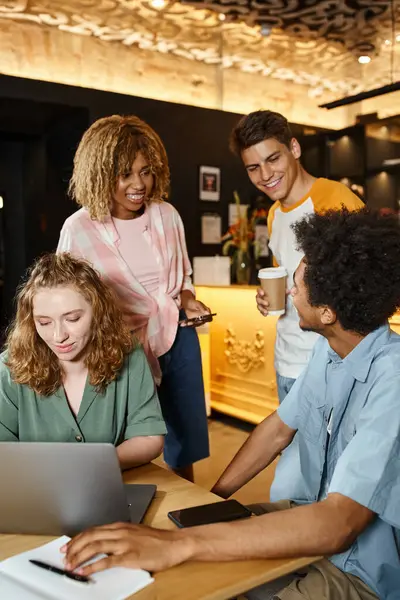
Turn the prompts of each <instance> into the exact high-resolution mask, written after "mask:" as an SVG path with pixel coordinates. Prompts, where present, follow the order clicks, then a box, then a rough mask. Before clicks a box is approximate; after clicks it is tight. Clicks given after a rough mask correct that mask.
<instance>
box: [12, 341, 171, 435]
mask: <svg viewBox="0 0 400 600" xmlns="http://www.w3.org/2000/svg"><path fill="white" fill-rule="evenodd" d="M5 360H6V355H5V353H3V354H2V355H1V356H0V441H1V442H18V441H20V442H108V443H111V444H114V445H115V446H118V445H119V444H121V443H122V442H123V441H124V440H128V439H130V438H133V437H137V436H147V435H165V433H166V428H165V423H164V420H163V417H162V414H161V409H160V404H159V402H158V397H157V392H156V387H155V384H154V381H153V377H152V375H151V372H150V368H149V365H148V363H147V359H146V357H145V354H144V352H143V350H142V348H140V347H139V348H136V349H134V350H133V351H132V352H131V353H130V354H129V355H127V356H126V357H125V361H124V364H123V367H122V369H121V371H120V373H119V375H118V377H117V379H116V380H114V381H112V382H111V383H110V384H109V385H108V386H107V388H106V390H105V392H103V393H98V392H96V390H95V389H94V388H93V386H91V385H90V383H89V382H88V381H86V385H85V390H84V393H83V398H82V403H81V405H80V407H79V412H78V414H77V415H76V416H75V415H74V413H73V412H72V411H71V409H70V407H69V404H68V401H67V398H66V396H65V392H64V388H63V387H61V388H59V390H57V392H56V393H55V394H54V395H53V396H41V395H39V394H37V393H36V392H34V391H33V390H32V389H31V388H30V387H28V386H27V385H23V384H20V383H15V382H14V381H13V380H12V378H11V374H10V371H9V369H8V367H7V366H6V365H5V364H4V361H5Z"/></svg>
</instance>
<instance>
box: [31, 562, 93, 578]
mask: <svg viewBox="0 0 400 600" xmlns="http://www.w3.org/2000/svg"><path fill="white" fill-rule="evenodd" d="M29 562H30V563H32V564H33V565H36V566H37V567H40V568H41V569H46V571H51V572H52V573H56V574H57V575H63V576H64V577H68V579H73V580H74V581H79V583H90V581H91V580H90V579H89V577H86V575H78V573H72V571H65V570H64V569H60V568H59V567H54V566H53V565H49V564H48V563H45V562H43V561H41V560H34V559H29Z"/></svg>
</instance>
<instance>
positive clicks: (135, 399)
mask: <svg viewBox="0 0 400 600" xmlns="http://www.w3.org/2000/svg"><path fill="white" fill-rule="evenodd" d="M166 433H167V429H166V426H165V422H164V419H163V416H162V412H161V407H160V403H159V401H158V396H157V390H156V386H155V383H154V379H153V376H152V374H151V371H150V367H149V364H148V362H147V359H146V356H145V353H144V351H143V349H142V348H141V347H138V348H137V349H136V350H135V351H134V352H132V354H131V355H130V357H129V399H128V415H127V423H126V430H125V434H124V439H125V440H129V439H131V438H133V437H137V436H147V435H165V434H166Z"/></svg>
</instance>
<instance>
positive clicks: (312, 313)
mask: <svg viewBox="0 0 400 600" xmlns="http://www.w3.org/2000/svg"><path fill="white" fill-rule="evenodd" d="M305 270H306V263H305V261H304V260H302V261H301V262H300V264H299V266H298V267H297V269H296V272H295V274H294V277H293V287H292V289H291V290H290V295H291V296H292V299H293V305H294V307H295V309H296V311H297V314H298V316H299V326H300V329H302V330H303V331H315V332H316V333H320V334H321V335H326V332H327V331H328V329H329V328H330V327H332V326H333V325H334V324H335V323H336V320H337V319H336V314H335V313H334V311H333V310H332V309H331V308H329V306H312V305H311V304H310V300H309V296H308V290H307V286H306V284H305V282H304V273H305Z"/></svg>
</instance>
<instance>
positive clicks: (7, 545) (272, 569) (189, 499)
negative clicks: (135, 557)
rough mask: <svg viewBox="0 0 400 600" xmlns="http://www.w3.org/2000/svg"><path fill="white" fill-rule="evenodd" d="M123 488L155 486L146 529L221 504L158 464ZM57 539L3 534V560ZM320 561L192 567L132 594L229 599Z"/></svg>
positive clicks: (141, 599) (156, 599)
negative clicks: (173, 514) (182, 511)
mask: <svg viewBox="0 0 400 600" xmlns="http://www.w3.org/2000/svg"><path fill="white" fill-rule="evenodd" d="M124 481H125V483H153V484H156V485H157V493H156V496H155V499H154V500H153V502H152V504H151V506H150V508H149V510H148V512H147V514H146V517H145V520H144V522H145V524H146V525H152V526H154V527H159V528H163V529H174V528H175V525H174V524H173V523H172V522H171V521H170V520H169V519H168V517H167V513H168V512H169V511H171V510H175V509H179V508H187V507H189V506H196V505H199V504H209V503H211V502H218V501H220V500H221V499H220V498H219V497H218V496H216V495H215V494H212V493H211V492H209V491H207V490H205V489H203V488H201V487H199V486H197V485H195V484H193V483H190V482H188V481H186V480H185V479H181V478H180V477H177V476H176V475H174V474H173V473H171V472H170V471H167V470H166V469H163V468H161V467H158V466H156V465H154V464H149V465H145V466H143V467H139V468H137V469H132V470H131V471H127V472H126V473H124ZM52 539H54V538H53V537H48V536H37V535H36V536H34V535H13V534H1V535H0V561H1V560H4V559H5V558H8V557H9V556H13V555H15V554H18V553H20V552H24V551H25V550H31V549H33V548H36V547H37V546H40V545H42V544H45V543H47V542H49V541H51V540H52ZM318 558H319V557H315V558H296V559H279V560H249V561H240V562H229V563H223V562H220V563H195V562H188V563H185V564H183V565H179V566H177V567H173V568H172V569H168V570H167V571H163V572H161V573H156V574H155V576H154V578H155V582H154V583H153V584H152V585H150V586H148V587H147V588H145V589H144V590H142V591H141V592H138V593H137V594H134V596H132V597H131V598H132V599H134V600H177V599H179V600H181V599H182V600H227V599H229V598H232V597H235V596H237V595H239V594H242V593H244V592H245V591H247V590H249V589H251V588H253V587H256V586H257V585H261V584H262V583H266V582H268V581H272V580H274V579H277V578H278V577H281V576H282V575H286V574H287V573H290V572H292V571H295V570H296V569H299V568H301V567H303V566H305V565H308V564H310V563H312V562H314V561H315V560H318Z"/></svg>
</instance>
